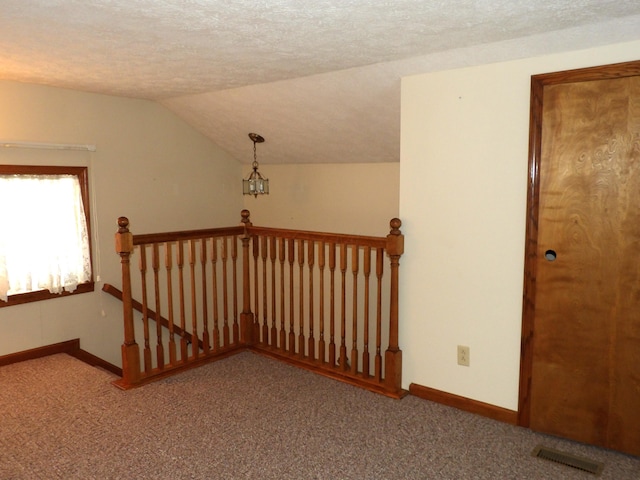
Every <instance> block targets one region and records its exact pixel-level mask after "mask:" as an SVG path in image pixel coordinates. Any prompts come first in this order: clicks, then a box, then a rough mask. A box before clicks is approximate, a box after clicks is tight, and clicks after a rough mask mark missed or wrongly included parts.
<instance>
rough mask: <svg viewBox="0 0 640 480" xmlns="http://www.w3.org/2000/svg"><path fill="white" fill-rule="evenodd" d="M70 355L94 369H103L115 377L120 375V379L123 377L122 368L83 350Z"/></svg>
mask: <svg viewBox="0 0 640 480" xmlns="http://www.w3.org/2000/svg"><path fill="white" fill-rule="evenodd" d="M69 355H71V356H72V357H75V358H77V359H78V360H81V361H83V362H84V363H87V364H89V365H91V366H92V367H98V368H102V369H103V370H106V371H107V372H111V373H113V374H115V375H118V376H119V377H122V369H121V368H120V367H116V366H115V365H114V364H113V363H109V362H107V361H106V360H103V359H101V358H100V357H96V356H95V355H93V354H92V353H89V352H87V351H86V350H82V349H81V348H79V349H78V350H76V351H75V352H72V353H69Z"/></svg>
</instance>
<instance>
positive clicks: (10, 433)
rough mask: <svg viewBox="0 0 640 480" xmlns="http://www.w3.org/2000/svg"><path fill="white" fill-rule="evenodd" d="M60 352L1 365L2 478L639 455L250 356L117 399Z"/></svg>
mask: <svg viewBox="0 0 640 480" xmlns="http://www.w3.org/2000/svg"><path fill="white" fill-rule="evenodd" d="M113 379H114V377H113V376H112V375H111V374H109V373H106V372H104V371H102V370H99V369H96V368H93V367H90V366H88V365H86V364H84V363H82V362H80V361H78V360H76V359H74V358H72V357H69V356H67V355H53V356H50V357H45V358H42V359H38V360H31V361H27V362H22V363H18V364H13V365H9V366H6V367H2V368H0V412H2V413H1V414H2V420H1V423H0V479H3V480H6V479H29V480H31V479H58V478H59V479H128V480H129V479H296V480H298V479H300V480H301V479H392V478H393V479H474V480H475V479H492V480H493V479H536V480H540V479H554V480H555V479H591V478H593V479H595V478H597V477H595V476H594V475H593V474H590V473H585V472H582V471H579V470H576V469H574V468H571V467H567V466H563V465H559V464H556V463H553V462H549V461H546V460H542V459H539V458H534V457H532V456H531V452H532V450H533V449H534V447H535V446H536V445H538V444H541V443H542V444H544V445H545V446H548V447H551V448H555V449H558V450H562V451H565V452H568V453H572V454H577V455H581V456H586V457H589V458H591V459H593V460H594V461H598V462H604V463H605V467H604V471H603V473H602V475H601V476H600V477H599V478H603V479H615V480H624V479H635V480H637V479H639V478H640V458H637V457H631V456H626V455H622V454H618V453H615V452H611V451H607V450H603V449H599V448H594V447H589V446H585V445H581V444H577V443H573V442H569V441H565V440H560V439H557V438H553V437H547V436H544V435H540V434H536V433H533V432H531V431H529V430H526V429H522V428H518V427H513V426H510V425H506V424H503V423H500V422H496V421H493V420H489V419H486V418H483V417H480V416H477V415H472V414H468V413H465V412H461V411H459V410H455V409H452V408H448V407H445V406H442V405H439V404H435V403H431V402H427V401H424V400H421V399H418V398H416V397H412V396H408V397H406V398H405V399H403V400H392V399H388V398H386V397H383V396H380V395H375V394H372V393H369V392H367V391H364V390H361V389H358V388H355V387H351V386H349V385H345V384H342V383H339V382H336V381H334V380H330V379H327V378H324V377H321V376H318V375H314V374H312V373H310V372H306V371H304V370H300V369H297V368H295V367H291V366H288V365H285V364H282V363H280V362H277V361H275V360H271V359H268V358H264V357H262V356H259V355H255V354H252V353H242V354H238V355H236V356H233V357H230V358H227V359H225V360H221V361H219V362H217V363H212V364H209V365H206V366H204V367H201V368H198V369H195V370H191V371H189V372H187V373H184V374H181V375H178V376H176V377H172V378H169V379H166V380H163V381H160V382H157V383H154V384H151V385H147V386H145V387H142V388H138V389H135V390H131V391H128V392H123V391H120V390H118V389H116V388H115V387H113V386H112V385H111V383H110V382H111V381H112V380H113Z"/></svg>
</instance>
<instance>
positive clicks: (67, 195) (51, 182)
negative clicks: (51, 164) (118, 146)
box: [0, 175, 91, 301]
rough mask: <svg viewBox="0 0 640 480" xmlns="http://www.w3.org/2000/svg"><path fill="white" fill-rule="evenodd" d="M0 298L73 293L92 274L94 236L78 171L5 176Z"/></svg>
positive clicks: (1, 179) (0, 184)
mask: <svg viewBox="0 0 640 480" xmlns="http://www.w3.org/2000/svg"><path fill="white" fill-rule="evenodd" d="M0 205H2V208H3V212H2V219H1V220H0V221H1V222H2V227H1V230H2V232H1V233H0V300H4V301H6V300H7V296H8V295H13V294H18V293H25V292H31V291H35V290H49V291H50V292H52V293H61V292H62V291H63V290H66V291H69V292H72V291H74V290H75V289H76V288H77V286H78V284H79V283H83V282H86V281H89V280H90V279H91V261H90V253H89V236H88V232H87V223H86V217H85V214H84V207H83V205H82V195H81V191H80V183H79V181H78V177H77V176H75V175H0Z"/></svg>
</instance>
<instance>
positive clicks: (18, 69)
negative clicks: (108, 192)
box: [0, 0, 640, 164]
mask: <svg viewBox="0 0 640 480" xmlns="http://www.w3.org/2000/svg"><path fill="white" fill-rule="evenodd" d="M0 7H1V9H0V52H1V53H0V79H6V80H15V81H20V82H28V83H37V84H45V85H51V86H57V87H64V88H71V89H76V90H82V91H89V92H97V93H104V94H110V95H121V96H127V97H135V98H144V99H150V100H154V101H158V102H160V103H162V104H164V105H165V106H166V107H168V108H169V109H171V110H173V111H174V112H175V113H176V114H177V115H179V116H180V117H182V118H183V119H185V120H186V121H187V122H189V123H190V124H192V125H193V126H194V128H196V129H198V130H199V131H201V132H202V133H203V134H205V135H207V136H208V137H210V138H211V139H212V140H213V141H214V142H215V143H216V144H218V145H220V146H221V147H222V148H224V149H225V150H227V151H228V152H229V153H230V154H231V155H233V156H234V157H235V158H237V159H238V160H239V161H240V162H243V163H250V162H251V160H252V148H253V145H252V143H251V140H249V138H248V137H247V134H248V133H249V132H257V133H259V134H261V135H262V136H264V137H265V139H266V142H265V144H264V146H261V147H260V150H259V160H260V163H261V164H262V163H323V162H324V163H340V162H395V161H398V160H399V155H400V152H399V150H400V78H401V77H402V76H405V75H411V74H415V73H422V72H427V71H434V70H437V69H442V68H455V67H461V66H466V65H473V64H476V63H484V62H487V61H501V60H507V59H514V58H519V57H524V56H533V55H540V54H546V53H553V52H555V51H562V50H563V49H579V48H586V47H591V46H596V45H599V44H605V43H612V42H617V41H628V40H635V39H639V38H640V2H638V1H637V0H536V1H531V0H395V1H391V0H314V1H313V2H310V1H309V2H308V1H301V0H234V1H226V0H184V1H176V0H2V2H1V5H0ZM551 32H553V34H551ZM489 44H492V45H493V47H492V48H491V49H489V48H488V45H489ZM496 45H498V46H499V48H495V46H496Z"/></svg>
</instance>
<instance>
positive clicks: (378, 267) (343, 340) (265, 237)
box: [107, 210, 406, 398]
mask: <svg viewBox="0 0 640 480" xmlns="http://www.w3.org/2000/svg"><path fill="white" fill-rule="evenodd" d="M241 216H242V224H241V226H238V227H228V228H218V229H209V230H198V231H188V232H172V233H163V234H150V235H135V236H134V235H132V234H131V233H130V232H129V230H128V225H129V222H128V220H127V219H126V218H125V217H121V218H120V219H118V224H119V230H118V233H116V248H117V251H118V253H119V255H120V257H121V264H122V276H123V292H122V295H121V298H122V301H123V309H124V320H125V341H124V344H123V346H122V355H123V379H122V380H121V381H120V382H119V385H120V386H121V387H123V388H129V387H132V386H135V385H138V384H141V383H145V382H147V381H150V380H153V379H155V378H159V377H163V376H166V375H167V374H169V373H173V371H176V370H182V369H185V368H190V367H191V366H195V365H200V364H202V363H204V362H207V361H210V360H212V359H215V358H218V357H220V356H226V355H229V354H232V353H235V352H237V351H240V350H243V349H251V350H254V351H257V352H259V353H262V354H265V355H269V356H272V357H275V358H278V359H280V360H283V361H286V362H288V363H291V364H294V365H297V366H301V367H304V368H307V369H310V370H312V371H315V372H317V373H321V374H323V375H326V376H329V377H332V378H336V379H339V380H342V381H344V382H347V383H351V384H354V385H357V386H360V387H364V388H367V389H369V390H372V391H376V392H379V393H383V394H385V395H388V396H391V397H396V398H398V397H401V396H403V395H404V394H405V393H406V392H405V391H404V390H402V388H401V375H402V351H401V350H400V348H399V345H398V327H399V325H398V321H399V318H398V268H399V259H400V257H401V255H402V254H403V250H404V237H403V235H402V233H401V232H400V226H401V222H400V220H398V219H393V220H391V222H390V226H391V232H390V233H389V235H387V236H386V237H367V236H359V235H340V234H333V233H320V232H308V231H299V230H285V229H277V228H267V227H255V226H253V225H252V224H251V222H250V220H249V212H248V211H247V210H243V211H242V214H241ZM238 246H240V248H241V249H242V256H241V268H242V272H241V273H242V274H241V276H238V275H237V259H238ZM185 247H186V251H187V255H184V250H185ZM134 250H135V252H136V254H137V255H138V257H139V259H138V264H139V271H140V275H139V277H138V280H137V281H134V282H133V283H132V280H131V273H130V265H129V261H130V256H131V255H132V254H133V252H134ZM147 251H150V252H151V262H150V265H151V268H150V269H149V268H148V265H147ZM229 258H231V261H229ZM162 259H164V261H163V260H162ZM174 259H175V261H174ZM219 263H220V264H221V265H220V268H218V264H219ZM385 263H386V264H387V265H388V267H387V268H388V269H389V275H387V276H385V275H384V272H385V266H384V265H385ZM161 264H162V266H161ZM148 270H149V271H150V272H151V273H150V275H151V278H152V280H151V281H148V279H147V275H148V273H147V271H148ZM187 277H188V278H187ZM372 283H373V284H374V286H373V287H372V286H371V284H372ZM174 285H177V288H174ZM114 290H115V291H117V289H115V287H111V286H109V287H108V290H107V291H111V292H110V293H112V294H113V293H114V292H113V291H114ZM133 291H135V295H139V296H140V298H142V301H141V302H137V301H134V300H133V295H134V294H133ZM185 292H186V293H187V294H185ZM240 293H241V294H242V298H241V299H240V298H238V295H239V294H240ZM252 300H253V310H252V308H251V307H252ZM240 303H241V305H240ZM149 305H153V306H154V308H153V309H152V308H150V306H149ZM240 306H241V310H240ZM134 309H135V310H136V311H137V312H139V314H138V316H137V317H134V313H133V310H134ZM162 312H167V313H166V314H165V315H164V316H163V315H162ZM188 314H190V320H191V321H190V322H187V318H186V317H187V316H188ZM230 317H231V318H230ZM176 319H179V320H176ZM149 320H155V321H156V324H155V325H156V330H155V335H154V336H153V337H152V335H151V331H150V325H149ZM139 324H141V326H142V329H141V330H142V331H141V332H140V331H139V330H140V327H139V326H138V328H137V330H138V331H136V328H135V325H139ZM136 334H137V335H138V336H139V337H140V338H141V340H142V341H143V343H144V346H143V361H144V365H143V366H142V367H143V368H142V367H141V365H140V349H139V347H138V343H137V341H136ZM176 335H177V336H178V337H179V342H178V343H179V345H177V344H176V341H175V336H176ZM190 336H193V338H197V339H198V342H193V341H192V342H191V344H190V346H191V349H190V351H187V346H188V344H189V339H190ZM152 347H155V348H152ZM178 347H179V348H178ZM165 350H168V351H169V355H168V357H169V358H168V359H167V358H166V355H165Z"/></svg>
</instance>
